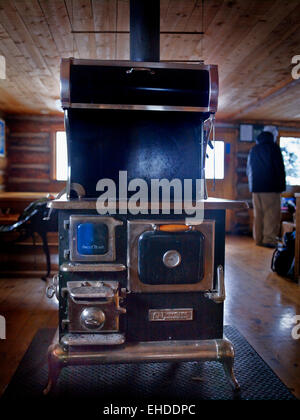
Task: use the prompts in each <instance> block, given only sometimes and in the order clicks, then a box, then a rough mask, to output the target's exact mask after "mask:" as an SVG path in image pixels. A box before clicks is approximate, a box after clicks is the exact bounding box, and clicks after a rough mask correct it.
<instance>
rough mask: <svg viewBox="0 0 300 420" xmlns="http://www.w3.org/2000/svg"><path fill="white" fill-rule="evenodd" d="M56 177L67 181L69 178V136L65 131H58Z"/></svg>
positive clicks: (56, 140) (58, 179) (56, 139)
mask: <svg viewBox="0 0 300 420" xmlns="http://www.w3.org/2000/svg"><path fill="white" fill-rule="evenodd" d="M55 150H56V155H55V157H56V162H55V167H56V177H55V178H56V179H57V181H66V180H67V178H68V154H67V136H66V132H65V131H57V132H56V138H55Z"/></svg>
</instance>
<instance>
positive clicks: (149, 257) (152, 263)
mask: <svg viewBox="0 0 300 420" xmlns="http://www.w3.org/2000/svg"><path fill="white" fill-rule="evenodd" d="M214 231H215V224H214V221H211V220H210V221H204V222H203V223H201V224H199V225H185V224H184V222H183V221H178V222H177V221H176V222H174V221H172V222H166V221H158V220H157V221H156V220H153V221H145V220H136V221H129V222H128V244H129V248H128V267H129V271H128V276H129V277H128V284H129V290H130V291H131V292H137V293H139V292H141V293H142V292H149V293H152V292H176V291H178V292H188V291H207V290H211V289H213V273H214Z"/></svg>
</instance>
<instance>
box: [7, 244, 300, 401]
mask: <svg viewBox="0 0 300 420" xmlns="http://www.w3.org/2000/svg"><path fill="white" fill-rule="evenodd" d="M271 255H272V250H270V249H266V248H261V247H256V246H255V245H254V243H253V241H252V240H251V239H250V238H247V237H233V236H228V237H227V249H226V293H227V299H226V304H225V323H226V324H231V325H234V326H235V327H237V328H238V329H239V331H240V332H241V333H242V334H243V335H244V337H245V338H246V339H247V340H248V341H249V343H250V344H251V345H252V346H253V347H254V348H255V350H256V351H257V352H258V353H259V354H260V355H261V357H262V358H263V359H264V360H265V361H266V362H267V363H268V364H269V365H270V366H271V368H272V369H273V370H274V371H275V372H276V373H277V375H278V376H279V377H280V378H281V379H282V381H283V382H284V383H285V384H286V385H287V386H288V387H289V388H290V389H291V391H292V392H293V393H294V394H295V395H296V396H297V397H299V398H300V339H299V340H294V339H293V338H292V336H291V330H292V327H293V326H294V324H293V316H294V315H296V314H298V315H300V286H298V285H296V284H294V283H292V282H289V281H288V280H285V279H282V278H280V277H278V276H277V275H275V274H274V273H272V272H271V271H270V268H269V267H270V259H271ZM44 292H45V284H44V282H43V281H41V280H39V279H0V314H1V315H4V316H5V317H6V320H7V339H6V340H1V341H0V394H1V392H3V391H4V389H5V387H6V385H7V384H8V382H9V381H10V378H11V376H12V375H13V373H14V371H15V370H16V368H17V366H18V364H19V362H20V360H21V359H22V356H23V354H24V352H25V351H26V349H27V347H28V345H29V344H30V342H31V340H32V338H33V336H34V335H35V333H36V331H37V330H38V329H39V328H44V327H55V326H56V325H57V303H56V302H55V301H54V299H53V300H49V299H47V298H46V297H45V293H44Z"/></svg>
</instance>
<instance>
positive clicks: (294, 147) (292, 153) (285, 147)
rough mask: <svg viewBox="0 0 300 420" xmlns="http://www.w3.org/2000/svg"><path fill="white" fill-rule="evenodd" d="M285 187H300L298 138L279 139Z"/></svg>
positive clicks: (299, 147) (299, 146)
mask: <svg viewBox="0 0 300 420" xmlns="http://www.w3.org/2000/svg"><path fill="white" fill-rule="evenodd" d="M280 148H281V152H282V156H283V161H284V166H285V173H286V183H287V185H300V159H299V156H300V137H280Z"/></svg>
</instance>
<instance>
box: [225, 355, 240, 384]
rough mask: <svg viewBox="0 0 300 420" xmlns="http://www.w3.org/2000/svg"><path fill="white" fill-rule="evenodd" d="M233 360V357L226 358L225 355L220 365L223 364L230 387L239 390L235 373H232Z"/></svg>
mask: <svg viewBox="0 0 300 420" xmlns="http://www.w3.org/2000/svg"><path fill="white" fill-rule="evenodd" d="M233 362H234V358H228V357H227V358H226V359H224V360H222V365H223V368H224V371H225V374H226V376H227V377H228V379H229V382H230V384H231V386H232V388H233V389H234V390H235V391H239V389H240V385H239V383H238V381H237V379H236V377H235V374H234V370H233Z"/></svg>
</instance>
